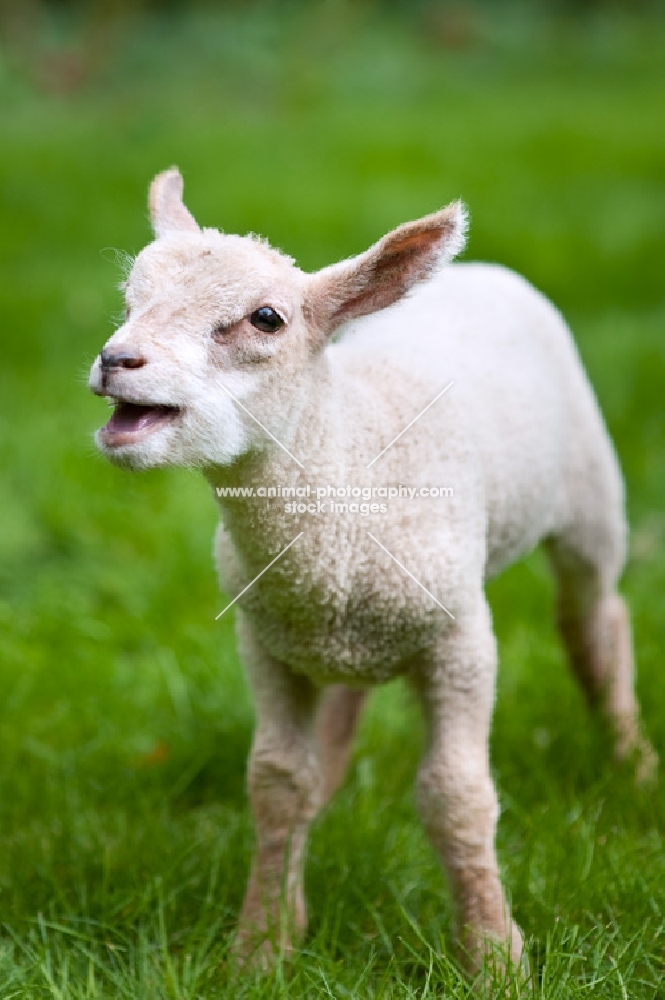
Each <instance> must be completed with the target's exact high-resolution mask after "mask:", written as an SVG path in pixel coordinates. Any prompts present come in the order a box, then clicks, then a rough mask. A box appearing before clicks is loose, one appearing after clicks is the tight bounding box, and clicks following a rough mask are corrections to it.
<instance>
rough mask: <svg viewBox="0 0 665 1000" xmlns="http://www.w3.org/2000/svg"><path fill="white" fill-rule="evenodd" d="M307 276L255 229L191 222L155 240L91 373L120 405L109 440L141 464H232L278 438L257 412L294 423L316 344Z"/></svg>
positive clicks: (105, 442)
mask: <svg viewBox="0 0 665 1000" xmlns="http://www.w3.org/2000/svg"><path fill="white" fill-rule="evenodd" d="M304 280H305V275H304V274H303V273H302V272H301V271H299V270H298V269H297V268H296V267H294V266H293V264H292V263H291V261H290V260H289V259H288V258H286V257H284V256H282V255H281V254H279V253H278V252H277V251H275V250H272V249H270V248H269V247H268V246H266V245H265V244H263V243H260V242H259V241H257V240H255V239H253V238H250V237H239V236H224V235H222V234H221V233H219V232H217V231H216V230H204V231H200V230H199V231H197V232H195V231H191V232H190V231H182V232H173V233H167V234H166V235H164V236H162V237H161V238H159V239H157V240H156V241H155V242H154V243H152V244H150V245H149V246H148V247H147V248H146V249H145V250H143V251H142V253H141V254H139V256H138V258H137V259H136V262H135V264H134V267H133V269H132V272H131V274H130V276H129V279H128V281H127V283H126V286H125V298H126V304H127V318H126V321H125V323H124V324H123V326H122V327H121V328H120V329H119V330H118V331H117V332H116V333H114V334H113V336H112V337H111V338H110V339H109V340H108V342H107V343H106V345H105V347H104V350H103V351H102V353H101V354H100V356H99V357H98V358H97V360H96V361H95V363H94V365H93V367H92V372H91V375H90V388H91V389H92V390H93V392H95V393H97V394H98V395H102V396H107V397H108V398H109V400H110V401H111V402H112V403H113V405H114V407H115V409H114V411H113V415H112V417H111V419H110V420H109V422H108V423H107V424H106V425H105V426H104V427H102V428H101V430H99V431H98V432H97V435H96V441H97V444H98V446H99V447H100V449H101V450H102V451H103V452H104V453H105V454H106V455H107V457H108V458H110V459H111V460H112V461H114V462H117V463H119V464H122V465H127V466H130V467H132V468H150V467H153V466H158V465H182V464H185V465H210V464H222V465H226V464H229V463H230V462H232V461H233V460H234V459H236V458H238V457H239V456H241V455H243V454H244V453H246V452H247V451H249V450H250V449H252V448H254V447H260V446H261V445H262V444H264V443H265V442H266V441H267V440H268V438H267V435H266V434H265V432H264V431H263V430H262V429H261V428H260V426H259V425H258V424H257V423H256V420H258V421H260V422H261V423H262V424H264V426H266V427H267V428H268V429H269V430H270V431H271V433H272V434H275V435H276V436H277V437H280V435H283V434H287V433H288V424H289V420H290V418H291V414H292V413H293V410H294V405H293V404H294V398H293V395H294V393H295V392H296V387H297V385H298V383H299V378H298V375H299V371H300V370H301V369H302V368H303V367H304V366H306V365H307V363H308V358H309V356H310V353H311V352H310V350H309V347H308V338H307V328H306V325H305V323H304V320H303V316H302V311H301V300H302V288H303V283H304ZM247 410H249V411H250V412H251V413H252V415H253V417H254V418H256V419H255V420H253V419H252V418H251V417H249V415H248V413H247Z"/></svg>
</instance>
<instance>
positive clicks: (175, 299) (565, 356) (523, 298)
mask: <svg viewBox="0 0 665 1000" xmlns="http://www.w3.org/2000/svg"><path fill="white" fill-rule="evenodd" d="M181 194H182V181H181V178H180V176H179V175H178V174H177V172H175V171H169V172H167V173H166V174H163V175H160V176H159V177H158V178H156V180H155V181H154V183H153V187H152V189H151V211H152V217H153V224H154V226H155V231H156V233H157V236H158V239H157V240H156V241H155V243H154V244H152V245H151V246H149V247H147V248H146V249H145V250H144V251H143V252H142V253H141V254H140V255H139V257H138V258H137V260H136V262H135V264H134V267H133V269H132V274H131V275H130V278H129V281H128V284H127V288H126V301H127V305H128V316H127V320H126V323H125V324H124V325H123V326H122V327H121V328H120V329H119V330H118V331H117V332H116V333H115V334H114V335H113V337H112V338H111V339H110V340H109V342H108V343H107V345H106V347H105V349H104V351H103V352H102V354H101V355H100V358H99V359H98V360H97V361H96V362H95V365H94V366H93V371H92V374H91V383H90V384H91V387H92V388H93V390H94V391H95V392H97V393H99V394H100V395H109V396H111V397H112V398H113V399H114V400H115V401H116V404H117V405H116V409H115V412H114V415H113V416H112V418H111V420H110V421H109V423H108V424H107V425H106V426H105V427H104V428H102V430H101V431H100V432H98V443H99V444H100V446H101V447H102V448H103V450H104V451H105V452H106V453H107V454H108V455H109V457H111V458H112V459H113V460H114V461H117V462H119V463H122V464H126V465H130V466H131V467H134V468H146V467H151V466H155V465H164V464H198V465H200V466H202V467H203V468H204V469H205V473H206V476H207V477H208V479H209V480H210V481H211V482H212V484H213V485H214V486H216V487H218V493H219V491H220V490H222V489H223V488H224V487H244V488H248V487H249V488H251V487H254V488H258V487H261V486H263V487H266V488H270V487H273V488H275V487H277V486H279V485H287V486H289V487H291V488H295V489H296V490H297V489H298V487H303V486H306V485H307V484H309V485H310V486H313V487H314V488H315V489H316V488H317V487H327V486H332V487H335V488H341V487H346V486H347V485H348V486H350V487H356V488H360V489H367V488H368V487H379V488H380V487H396V486H400V485H402V486H405V487H407V488H409V489H414V488H416V489H418V488H421V487H426V488H431V487H435V488H439V489H440V488H447V489H452V494H453V495H452V496H438V497H431V496H430V497H427V498H426V497H424V496H419V497H417V498H415V497H414V498H413V499H411V498H409V499H406V498H400V497H393V498H391V497H388V498H387V499H386V501H385V502H386V503H387V509H386V510H385V511H383V512H380V511H375V512H374V513H371V512H370V513H368V515H367V516H363V514H362V513H360V512H357V513H353V512H351V511H346V512H333V511H331V510H330V503H331V501H332V500H333V499H334V500H335V502H338V501H340V502H344V501H346V502H348V503H351V502H353V501H354V499H356V498H354V497H353V496H351V497H345V498H339V497H334V498H332V497H327V498H326V499H325V500H324V501H322V502H324V503H325V507H324V508H323V509H319V510H318V511H317V510H316V500H317V498H316V496H314V497H310V498H307V500H308V502H310V501H313V505H314V508H315V510H314V511H306V512H305V513H302V514H295V515H294V514H293V513H292V512H291V511H288V510H286V509H285V500H284V498H280V497H275V498H274V499H264V498H261V497H256V496H255V497H247V496H245V497H235V498H230V497H228V496H226V497H220V499H219V504H220V507H221V512H222V521H223V527H222V528H220V532H219V534H218V540H217V546H216V549H217V562H218V566H219V571H220V577H221V581H222V585H223V587H224V589H225V590H226V591H227V592H228V593H230V594H233V595H238V599H237V604H236V611H237V626H238V636H239V643H240V651H241V655H242V659H243V662H244V665H245V668H246V671H247V674H248V678H249V681H250V684H251V687H252V690H253V693H254V697H255V702H256V712H257V726H256V733H255V737H254V743H253V747H252V753H251V757H250V762H249V772H248V783H249V793H250V800H251V803H252V809H253V812H254V817H255V820H256V826H257V851H256V855H255V858H254V862H253V865H252V872H251V875H250V880H249V886H248V890H247V895H246V898H245V903H244V906H243V911H242V914H241V918H240V926H239V931H238V935H237V939H236V948H237V952H238V954H239V955H240V956H241V957H243V958H247V957H248V956H252V955H259V956H261V960H262V961H267V960H268V959H269V958H271V957H273V956H274V954H275V952H276V951H279V950H284V951H288V950H289V948H290V947H291V942H292V939H293V936H294V935H297V934H299V933H302V932H303V931H304V929H305V925H306V914H305V904H304V894H303V861H304V850H305V843H306V836H307V829H308V826H309V823H310V822H311V820H312V818H313V817H314V815H315V814H316V812H317V810H318V809H319V808H320V807H321V805H322V804H323V803H324V802H325V801H326V800H327V798H328V797H329V795H330V794H332V792H333V791H334V789H335V787H336V786H337V784H338V783H339V782H340V780H341V779H342V776H343V773H344V765H345V762H346V759H347V756H348V752H349V747H350V745H351V739H352V736H353V730H354V726H355V722H356V720H357V718H358V715H359V711H360V708H361V705H362V700H363V697H364V692H363V688H367V687H369V686H371V685H372V684H375V683H377V682H380V681H383V680H386V679H388V678H390V677H393V676H395V675H397V674H400V673H401V674H404V675H405V676H406V677H407V678H408V680H409V683H410V684H411V685H412V687H413V689H414V691H415V692H416V693H417V695H418V697H419V698H420V700H421V702H422V705H423V708H424V714H425V718H426V722H427V729H428V744H427V750H426V753H425V756H424V759H423V761H422V764H421V767H420V770H419V774H418V797H419V804H420V808H421V812H422V816H423V820H424V823H425V826H426V828H427V831H428V833H429V835H430V837H431V839H432V842H433V844H434V847H435V848H436V850H437V851H438V853H439V856H440V857H441V860H442V861H443V862H444V864H445V866H446V868H447V871H448V874H449V877H450V881H451V885H452V889H453V893H454V896H455V899H456V902H457V904H458V908H459V911H460V930H461V937H462V942H463V944H464V946H465V949H466V957H467V960H468V963H469V965H470V967H471V968H473V969H477V968H478V967H479V965H480V964H481V962H482V957H483V954H484V952H485V949H486V948H487V946H488V942H492V941H494V942H495V943H496V941H498V942H499V944H500V945H502V946H505V947H506V948H507V950H508V954H509V956H510V958H511V959H512V961H513V962H519V961H520V958H521V955H522V940H521V935H520V932H519V930H518V928H517V927H516V925H515V924H514V923H513V922H512V919H511V917H510V913H509V909H508V906H507V903H506V900H505V896H504V894H503V890H502V886H501V882H500V879H499V875H498V866H497V861H496V855H495V851H494V833H495V826H496V820H497V816H498V804H497V800H496V794H495V791H494V786H493V783H492V779H491V776H490V767H489V753H488V738H489V730H490V723H491V716H492V708H493V703H494V683H495V673H496V643H495V640H494V634H493V631H492V625H491V620H490V614H489V609H488V606H487V602H486V599H485V594H484V589H483V587H484V582H485V579H486V578H487V577H488V576H491V575H493V574H495V573H497V572H499V571H500V570H501V569H502V568H503V567H504V566H506V565H508V564H509V563H511V562H513V561H514V560H516V559H518V558H519V557H520V556H521V555H523V554H524V553H525V552H527V551H529V550H530V549H531V548H532V547H533V546H534V545H536V544H537V543H538V542H539V541H541V540H546V543H547V546H548V552H549V555H550V557H551V559H552V563H553V566H554V569H555V571H556V575H557V578H558V584H559V602H558V612H559V624H560V627H561V631H562V634H563V637H564V640H565V642H566V645H567V647H568V651H569V654H570V658H571V663H572V666H573V668H574V670H575V673H576V674H577V676H578V678H579V680H580V681H581V683H582V684H583V686H584V688H585V690H586V693H587V694H588V696H589V699H590V700H591V702H593V703H598V704H600V706H601V708H602V709H603V711H604V714H605V716H606V718H607V720H608V721H609V723H610V725H611V727H612V729H613V731H614V736H615V750H616V754H617V756H619V757H625V756H627V755H628V754H632V753H636V754H637V755H638V760H639V768H640V774H641V775H642V776H646V775H647V774H648V773H649V772H650V771H652V770H653V766H654V763H655V757H654V754H653V751H652V750H651V747H650V746H649V744H648V743H647V741H646V740H644V739H643V737H642V736H641V734H640V724H639V711H638V706H637V703H636V700H635V696H634V692H633V661H632V649H631V639H630V626H629V620H628V615H627V611H626V608H625V605H624V603H623V601H622V599H621V598H620V597H619V595H618V593H617V591H616V587H617V580H618V577H619V574H620V572H621V568H622V565H623V560H624V549H625V524H624V514H623V496H622V485H621V477H620V474H619V470H618V467H617V463H616V459H615V457H614V452H613V449H612V446H611V444H610V441H609V439H608V436H607V433H606V431H605V428H604V426H603V422H602V419H601V417H600V414H599V411H598V408H597V405H596V402H595V400H594V397H593V393H592V391H591V389H590V386H589V383H588V381H587V379H586V376H585V375H584V372H583V370H582V367H581V364H580V362H579V358H578V356H577V352H576V350H575V347H574V344H573V342H572V339H571V337H570V335H569V333H568V330H567V328H566V326H565V324H564V323H563V321H562V319H561V317H560V315H559V314H558V313H557V312H556V310H555V309H554V308H553V307H552V306H551V305H550V304H549V303H548V302H547V301H546V300H545V299H544V298H543V297H542V296H541V295H540V294H539V293H538V292H536V291H535V290H534V289H533V288H531V287H530V286H529V285H528V284H527V283H526V282H525V281H523V280H522V279H521V278H519V277H517V276H516V275H514V274H511V273H510V272H508V271H505V270H503V269H501V268H497V267H491V266H488V265H481V264H465V265H455V266H453V267H447V268H446V267H442V265H443V264H444V263H446V262H447V261H448V260H450V259H451V258H452V257H453V256H454V255H455V253H457V252H458V251H459V249H460V248H461V246H462V243H463V228H464V215H463V211H462V210H461V208H460V206H458V205H451V206H449V207H448V208H447V209H444V210H442V211H441V212H438V213H435V214H433V215H431V216H428V217H426V218H425V219H422V220H418V221H417V222H414V223H409V224H406V225H404V226H401V227H399V228H398V229H396V230H395V231H394V232H392V233H390V234H388V235H387V236H386V237H384V238H383V239H382V240H380V241H379V242H378V243H377V244H375V246H373V247H371V248H370V249H369V250H368V251H367V252H366V253H364V254H361V255H360V256H359V257H357V258H353V259H351V260H349V261H344V262H342V263H340V264H337V265H333V266H332V267H330V268H326V269H324V270H323V271H321V272H318V273H317V274H314V275H307V274H304V273H303V272H302V271H299V270H298V269H297V268H296V267H294V266H293V264H292V262H291V261H290V260H289V259H287V258H284V257H283V256H282V255H280V254H278V253H277V252H275V251H273V250H271V249H270V248H268V247H267V246H266V245H265V244H262V243H260V242H257V241H256V240H253V239H249V238H244V239H243V238H240V237H234V236H224V235H222V234H220V233H218V232H216V231H215V230H204V231H201V230H200V229H199V228H198V226H197V224H196V222H195V221H194V219H193V218H192V217H191V215H190V214H189V212H188V211H187V209H186V208H185V207H184V205H183V203H182V200H181ZM433 273H434V276H433V277H432V274H433ZM427 278H429V279H430V280H429V281H426V280H425V279H427ZM407 292H410V294H409V295H408V296H406V297H405V295H406V293H407ZM345 326H346V329H345ZM336 331H337V332H339V333H340V338H339V340H338V341H337V342H332V340H331V335H332V334H334V333H335V332H336ZM451 382H453V383H454V384H452V386H451V387H450V388H449V390H448V391H446V392H445V394H442V390H443V389H444V388H445V386H447V385H448V384H449V383H451ZM437 397H439V398H437ZM428 404H431V405H428ZM380 499H382V498H381V497H380V495H379V496H377V497H372V498H369V502H371V501H372V500H377V501H379V500H380ZM362 500H363V501H365V502H367V500H366V498H365V497H363V498H362ZM356 502H358V503H360V502H361V498H357V499H356ZM234 603H235V602H234ZM326 685H328V687H327V690H326V691H322V689H323V688H325V687H326Z"/></svg>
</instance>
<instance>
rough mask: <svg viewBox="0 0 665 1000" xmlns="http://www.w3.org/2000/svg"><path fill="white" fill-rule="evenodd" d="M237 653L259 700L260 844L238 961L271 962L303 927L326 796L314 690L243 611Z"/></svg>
mask: <svg viewBox="0 0 665 1000" xmlns="http://www.w3.org/2000/svg"><path fill="white" fill-rule="evenodd" d="M238 635H239V640H240V651H241V655H242V657H243V662H244V665H245V668H246V670H247V674H248V677H249V681H250V684H251V687H252V690H253V694H254V699H255V704H256V715H257V720H256V730H255V735H254V741H253V745H252V750H251V754H250V758H249V766H248V787H249V799H250V804H251V809H252V813H253V816H254V822H255V826H256V850H255V854H254V858H253V861H252V866H251V872H250V876H249V884H248V886H247V892H246V895H245V901H244V903H243V907H242V912H241V915H240V920H239V923H238V930H237V934H236V938H235V943H234V950H235V954H236V957H237V958H238V960H239V961H240V962H241V963H243V964H244V963H245V962H247V961H250V962H251V963H252V964H256V965H258V966H260V967H262V968H264V969H265V968H268V967H270V965H271V964H272V963H273V962H274V960H275V959H276V958H277V957H278V956H280V955H281V956H285V955H288V954H289V953H291V952H292V951H293V949H294V947H296V946H297V944H298V941H299V939H300V938H301V937H302V935H303V934H304V932H305V928H306V924H307V911H306V905H305V896H304V886H303V867H304V860H305V847H306V840H307V831H308V828H309V825H310V823H311V821H312V819H313V818H314V816H315V815H316V813H317V811H318V809H319V807H320V805H321V802H322V798H323V777H322V773H321V768H320V764H319V759H318V754H317V749H316V743H315V739H314V735H313V721H314V713H315V708H316V701H317V693H316V691H315V689H314V687H313V685H312V684H311V683H310V682H309V681H308V680H307V679H306V678H302V677H298V676H296V675H294V674H292V673H291V672H290V671H289V669H288V668H287V667H286V666H285V665H284V664H282V663H280V662H279V661H278V660H275V659H273V658H272V657H271V656H269V655H268V653H267V652H266V651H265V650H264V649H263V647H262V646H261V644H260V643H259V642H258V641H257V640H256V638H255V637H254V636H253V635H252V632H251V629H250V627H249V625H248V624H247V622H246V621H244V620H242V619H241V617H240V616H239V621H238Z"/></svg>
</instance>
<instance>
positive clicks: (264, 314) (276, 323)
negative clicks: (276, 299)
mask: <svg viewBox="0 0 665 1000" xmlns="http://www.w3.org/2000/svg"><path fill="white" fill-rule="evenodd" d="M249 322H250V323H251V324H252V326H254V327H256V329H257V330H261V332H262V333H276V332H277V330H279V328H280V327H281V326H284V320H283V319H282V317H281V316H280V315H279V313H278V312H275V310H274V309H272V308H271V307H270V306H261V308H260V309H256V310H255V312H253V313H252V315H251V316H250V317H249Z"/></svg>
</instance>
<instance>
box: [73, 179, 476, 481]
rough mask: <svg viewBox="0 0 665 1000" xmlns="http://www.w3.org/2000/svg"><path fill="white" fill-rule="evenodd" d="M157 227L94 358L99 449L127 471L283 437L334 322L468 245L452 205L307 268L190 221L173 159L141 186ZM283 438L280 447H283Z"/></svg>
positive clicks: (224, 461) (395, 294)
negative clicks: (311, 270) (105, 406)
mask: <svg viewBox="0 0 665 1000" xmlns="http://www.w3.org/2000/svg"><path fill="white" fill-rule="evenodd" d="M150 213H151V216H152V223H153V227H154V230H155V233H156V235H157V239H156V240H155V242H154V243H151V244H150V246H148V247H146V249H145V250H144V251H143V252H142V253H141V254H139V256H138V258H137V259H136V262H135V264H134V267H133V269H132V272H131V274H130V276H129V280H128V281H127V284H126V287H125V297H126V300H127V319H126V322H125V323H124V324H123V326H122V327H121V328H120V329H119V330H118V331H117V332H116V333H114V334H113V336H112V337H111V338H110V340H109V341H108V342H107V343H106V345H105V347H104V350H103V351H102V353H101V354H100V356H99V357H98V358H97V360H96V361H95V363H94V365H93V366H92V372H91V374H90V388H91V389H92V391H93V392H96V393H97V394H98V395H100V396H107V397H108V398H109V399H110V401H111V402H112V403H113V405H114V411H113V416H112V417H111V419H110V420H109V422H108V423H107V424H106V425H105V426H104V427H102V428H101V430H99V431H98V432H97V436H96V440H97V444H98V445H99V447H100V448H101V450H102V451H103V452H104V453H105V454H106V455H107V456H108V457H109V458H110V459H112V460H113V461H115V462H118V463H119V464H122V465H127V466H130V467H132V468H137V469H138V468H144V469H145V468H150V467H152V466H157V465H200V466H209V465H230V464H231V463H232V462H233V461H234V460H236V459H238V458H240V457H241V456H242V455H245V454H247V453H248V452H250V451H252V450H255V449H259V448H262V447H265V446H266V445H267V444H268V442H269V441H270V437H273V439H275V438H276V439H277V440H278V441H279V442H280V443H282V445H283V443H284V442H285V441H287V440H288V439H289V437H290V432H291V431H292V430H293V429H294V427H295V424H296V421H297V420H298V416H299V411H300V408H301V401H302V399H303V393H305V392H307V391H310V392H312V393H316V391H317V388H318V387H317V381H316V378H315V377H313V375H312V371H313V365H314V358H315V357H316V355H317V354H318V353H319V352H320V351H321V350H322V348H323V347H324V346H325V344H326V343H327V339H328V337H329V335H330V334H332V333H333V332H334V331H335V330H336V329H337V328H338V327H339V326H340V325H341V324H343V323H345V322H347V321H348V320H350V319H353V318H354V317H357V316H364V315H367V314H368V313H371V312H374V311H376V310H377V309H384V308H386V307H387V306H389V305H391V304H392V303H393V302H396V301H397V300H398V299H399V298H400V297H401V296H402V295H404V294H405V293H406V292H407V291H408V290H409V288H411V287H412V286H413V284H414V283H415V282H417V281H422V280H424V279H425V278H427V277H428V275H429V274H430V273H431V272H432V271H433V270H434V269H435V268H436V267H438V266H440V265H441V264H442V263H443V262H444V261H446V260H449V259H451V258H452V257H453V256H454V255H455V254H456V253H457V252H458V251H459V250H460V249H461V248H462V245H463V243H464V227H465V214H464V210H463V208H462V206H461V205H460V204H456V203H455V204H452V205H449V206H448V208H445V209H442V210H441V211H440V212H435V213H434V214H432V215H428V216H425V217H424V218H423V219H419V220H417V221H416V222H410V223H406V224H405V225H403V226H399V227H398V228H397V229H395V230H393V232H391V233H388V234H387V235H386V236H384V237H383V239H381V240H379V242H378V243H376V244H375V245H374V246H372V247H370V248H369V250H367V251H366V252H365V253H363V254H360V255H359V256H358V257H354V258H352V259H351V260H346V261H342V262H341V263H340V264H334V265H332V266H331V267H328V268H324V269H323V270H322V271H319V272H318V273H316V274H312V275H306V274H303V272H302V271H299V270H298V268H297V267H294V265H293V263H292V262H291V260H290V259H289V258H288V257H284V256H283V255H282V254H280V253H278V252H277V251H275V250H272V249H271V248H270V247H268V246H267V245H266V244H265V243H261V242H260V241H259V240H256V239H253V238H252V237H240V236H224V235H222V234H221V233H219V232H217V231H216V230H214V229H204V230H201V229H199V227H198V225H197V224H196V222H195V220H194V218H193V217H192V216H191V214H190V213H189V211H188V210H187V208H185V205H184V204H183V201H182V178H181V176H180V174H179V173H178V171H177V170H175V169H172V170H167V171H165V172H164V173H162V174H159V175H158V176H157V177H156V178H155V180H154V181H153V182H152V185H151V187H150ZM283 446H284V445H283Z"/></svg>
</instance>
